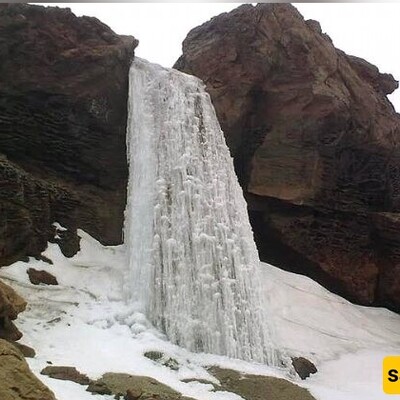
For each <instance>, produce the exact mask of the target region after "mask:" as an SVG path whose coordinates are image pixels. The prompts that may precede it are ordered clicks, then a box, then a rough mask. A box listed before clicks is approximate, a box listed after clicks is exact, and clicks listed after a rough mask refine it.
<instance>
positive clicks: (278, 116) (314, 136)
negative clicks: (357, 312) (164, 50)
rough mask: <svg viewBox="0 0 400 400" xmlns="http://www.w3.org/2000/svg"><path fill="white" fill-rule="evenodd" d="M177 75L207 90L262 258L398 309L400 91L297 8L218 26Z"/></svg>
mask: <svg viewBox="0 0 400 400" xmlns="http://www.w3.org/2000/svg"><path fill="white" fill-rule="evenodd" d="M175 67H176V68H178V69H180V70H182V71H185V72H187V73H190V74H194V75H196V76H198V77H199V78H201V79H203V80H204V82H205V83H206V85H207V90H208V92H209V93H210V95H211V98H212V100H213V103H214V105H215V107H216V111H217V115H218V117H219V120H220V123H221V125H222V128H223V130H224V132H225V135H226V139H227V143H228V145H229V147H230V149H231V153H232V155H233V157H234V160H235V167H236V171H237V173H238V176H239V179H240V181H241V184H242V187H243V188H244V191H245V193H246V196H247V199H248V202H249V209H250V216H251V219H252V223H253V229H254V231H255V236H256V240H257V243H258V248H259V251H260V255H261V258H262V259H263V260H265V261H268V262H271V263H273V264H275V265H278V266H281V267H283V268H286V269H291V270H292V271H296V272H300V273H304V274H307V275H309V276H312V277H313V278H314V279H317V280H319V281H320V282H321V283H323V284H324V285H325V286H327V287H328V288H330V289H331V290H334V291H336V292H339V293H340V294H342V295H345V296H346V297H347V298H349V299H351V300H353V301H356V302H358V303H361V304H367V305H369V304H375V305H384V306H387V307H390V308H392V309H394V310H397V311H400V233H399V232H400V213H399V212H400V184H399V182H400V151H399V144H400V143H399V142H400V139H399V137H400V118H399V115H398V114H396V112H395V111H394V109H393V106H392V105H391V103H390V102H389V101H388V99H387V97H386V95H387V94H389V93H391V92H393V91H394V90H395V89H396V88H397V87H398V83H397V81H395V80H394V78H393V77H392V76H391V75H388V74H382V73H380V72H379V71H378V69H377V68H376V67H375V66H373V65H371V64H369V63H368V62H366V61H364V60H362V59H359V58H357V57H353V56H348V55H347V54H345V53H344V52H342V51H340V50H338V49H336V48H335V47H334V45H333V43H332V41H331V39H330V38H329V36H327V35H326V34H324V33H323V32H322V31H321V27H320V25H319V23H318V22H316V21H305V20H304V19H303V17H302V16H301V15H300V14H299V13H298V11H297V10H296V9H295V8H294V7H293V6H291V5H290V4H259V5H257V6H252V5H243V6H240V7H239V8H237V9H236V10H234V11H232V12H230V13H228V14H226V13H225V14H222V15H220V16H218V17H215V18H213V19H212V20H211V21H209V22H207V23H205V24H203V25H202V26H200V27H197V28H195V29H193V30H192V31H191V32H190V33H189V34H188V36H187V38H186V39H185V41H184V43H183V55H182V57H181V58H180V59H179V60H178V62H177V63H176V66H175Z"/></svg>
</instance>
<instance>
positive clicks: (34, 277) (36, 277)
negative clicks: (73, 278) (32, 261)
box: [26, 268, 58, 285]
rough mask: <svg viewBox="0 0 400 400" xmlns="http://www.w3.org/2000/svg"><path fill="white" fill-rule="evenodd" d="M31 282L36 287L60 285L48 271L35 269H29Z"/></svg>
mask: <svg viewBox="0 0 400 400" xmlns="http://www.w3.org/2000/svg"><path fill="white" fill-rule="evenodd" d="M26 272H27V274H28V276H29V280H30V281H31V283H33V284H34V285H40V284H41V283H43V284H44V285H58V282H57V278H56V277H55V276H54V275H52V274H50V273H49V272H47V271H43V270H37V269H35V268H29V269H28V270H27V271H26Z"/></svg>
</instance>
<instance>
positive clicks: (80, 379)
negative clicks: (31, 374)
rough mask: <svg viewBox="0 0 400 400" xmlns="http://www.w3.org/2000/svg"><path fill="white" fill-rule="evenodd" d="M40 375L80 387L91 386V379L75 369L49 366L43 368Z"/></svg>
mask: <svg viewBox="0 0 400 400" xmlns="http://www.w3.org/2000/svg"><path fill="white" fill-rule="evenodd" d="M40 373H41V374H42V375H47V376H50V378H53V379H60V380H63V381H71V382H75V383H78V384H79V385H89V383H90V379H89V378H88V377H87V375H85V374H82V373H80V372H79V371H78V370H77V369H76V368H75V367H57V366H48V367H46V368H43V369H42V370H41V371H40Z"/></svg>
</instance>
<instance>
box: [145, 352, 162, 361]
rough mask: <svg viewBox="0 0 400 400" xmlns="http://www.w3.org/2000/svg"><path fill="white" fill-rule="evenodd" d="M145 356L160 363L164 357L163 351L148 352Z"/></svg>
mask: <svg viewBox="0 0 400 400" xmlns="http://www.w3.org/2000/svg"><path fill="white" fill-rule="evenodd" d="M143 355H144V356H145V357H146V358H149V359H150V360H153V361H159V360H161V359H162V358H163V357H164V353H162V352H161V351H146V353H144V354H143Z"/></svg>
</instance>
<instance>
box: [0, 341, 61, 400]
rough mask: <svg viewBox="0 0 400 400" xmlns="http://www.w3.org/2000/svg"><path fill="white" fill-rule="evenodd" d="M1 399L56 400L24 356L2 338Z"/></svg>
mask: <svg viewBox="0 0 400 400" xmlns="http://www.w3.org/2000/svg"><path fill="white" fill-rule="evenodd" d="M0 399H1V400H55V397H54V394H53V392H52V391H51V390H50V389H48V388H47V387H46V386H45V385H44V384H43V383H42V382H41V381H40V380H39V379H38V378H36V376H35V375H34V374H33V373H32V372H31V370H30V369H29V366H28V364H27V363H26V361H25V359H24V356H23V355H22V354H21V353H20V352H19V351H18V350H17V349H16V348H15V347H13V346H12V345H11V344H10V343H8V342H6V341H5V340H1V339H0Z"/></svg>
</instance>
